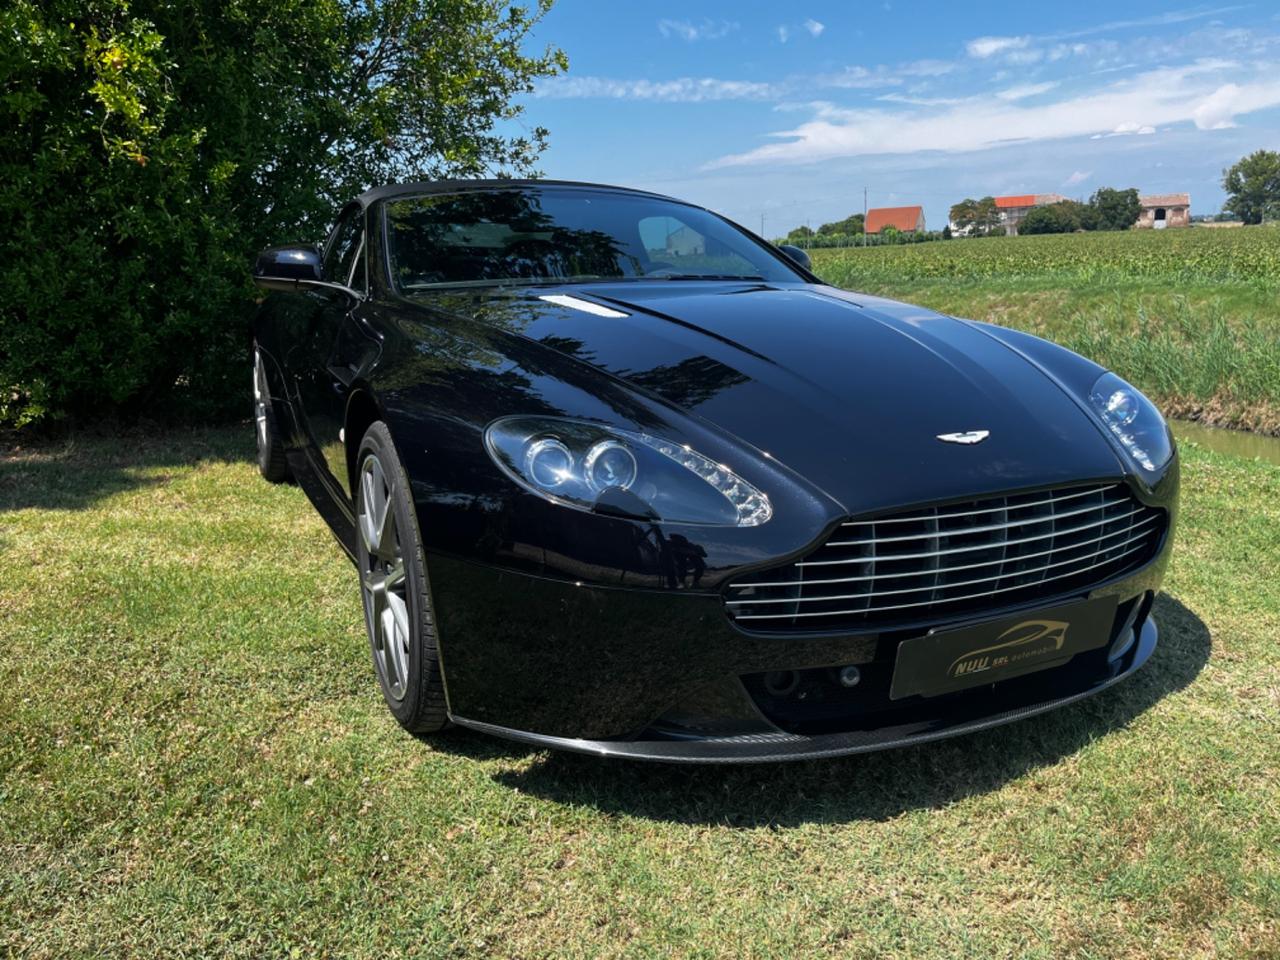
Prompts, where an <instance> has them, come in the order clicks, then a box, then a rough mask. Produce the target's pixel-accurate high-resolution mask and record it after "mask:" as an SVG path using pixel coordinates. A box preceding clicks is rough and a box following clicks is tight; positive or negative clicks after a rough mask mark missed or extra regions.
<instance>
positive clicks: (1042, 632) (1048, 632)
mask: <svg viewBox="0 0 1280 960" xmlns="http://www.w3.org/2000/svg"><path fill="white" fill-rule="evenodd" d="M1070 626H1071V625H1070V624H1069V623H1067V622H1066V621H1064V620H1024V621H1023V622H1022V623H1019V624H1017V625H1015V626H1012V627H1010V628H1009V629H1008V630H1006V631H1005V632H1004V633H1002V634H1000V636H998V637H996V642H995V643H993V644H992V645H991V646H989V647H981V648H979V649H977V650H970V651H969V652H968V653H964V654H961V655H960V656H958V657H956V658H955V660H953V661H951V666H950V667H948V668H947V676H949V677H952V678H953V679H959V678H960V677H967V676H970V675H971V674H975V673H982V672H984V671H986V670H996V669H999V668H1001V667H1008V666H1011V665H1013V664H1017V663H1026V662H1027V661H1030V660H1034V659H1036V658H1039V657H1044V656H1046V655H1052V654H1056V653H1057V652H1058V651H1059V650H1061V649H1062V647H1063V645H1064V644H1065V643H1066V642H1067V629H1068V628H1069V627H1070Z"/></svg>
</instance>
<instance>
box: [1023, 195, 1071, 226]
mask: <svg viewBox="0 0 1280 960" xmlns="http://www.w3.org/2000/svg"><path fill="white" fill-rule="evenodd" d="M1080 206H1082V204H1079V203H1076V202H1075V201H1072V200H1063V201H1059V202H1058V203H1048V204H1045V205H1044V206H1042V207H1035V208H1034V209H1032V210H1030V211H1028V213H1027V215H1026V216H1025V217H1023V218H1022V221H1021V222H1020V223H1019V224H1018V233H1020V234H1022V233H1029V234H1035V233H1074V232H1075V231H1077V230H1079V229H1081V227H1080V213H1079V211H1078V210H1077V209H1076V208H1077V207H1080Z"/></svg>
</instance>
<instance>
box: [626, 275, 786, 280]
mask: <svg viewBox="0 0 1280 960" xmlns="http://www.w3.org/2000/svg"><path fill="white" fill-rule="evenodd" d="M638 279H640V280H763V279H764V277H762V276H757V275H756V274H753V273H657V274H653V273H651V274H648V275H646V276H643V277H640V278H638Z"/></svg>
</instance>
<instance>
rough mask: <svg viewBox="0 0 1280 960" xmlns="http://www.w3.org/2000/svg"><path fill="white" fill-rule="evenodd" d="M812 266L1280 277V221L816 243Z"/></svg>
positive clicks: (932, 272)
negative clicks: (834, 246) (838, 246)
mask: <svg viewBox="0 0 1280 960" xmlns="http://www.w3.org/2000/svg"><path fill="white" fill-rule="evenodd" d="M813 259H814V266H815V269H816V270H817V272H818V273H819V274H820V275H821V276H822V277H823V279H825V280H828V281H830V282H831V283H834V284H836V285H837V286H841V287H849V288H852V289H859V288H864V287H867V286H869V285H875V284H878V283H881V282H900V281H904V280H926V279H948V278H950V279H957V280H985V279H988V278H1000V279H1010V280H1016V279H1040V278H1059V279H1062V280H1100V281H1110V280H1126V279H1131V280H1168V281H1170V282H1173V283H1177V282H1179V281H1182V282H1187V281H1190V282H1197V283H1204V282H1239V283H1248V284H1261V285H1265V286H1273V285H1277V284H1280V227H1252V228H1244V229H1234V230H1233V229H1218V230H1213V229H1206V228H1192V229H1189V230H1159V231H1157V230H1130V231H1127V232H1124V233H1076V234H1060V235H1052V236H1035V237H987V238H982V239H973V240H952V241H948V242H940V243H921V244H911V245H907V246H885V247H867V248H865V249H861V248H850V249H843V250H817V251H814V254H813Z"/></svg>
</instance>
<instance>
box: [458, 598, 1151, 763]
mask: <svg viewBox="0 0 1280 960" xmlns="http://www.w3.org/2000/svg"><path fill="white" fill-rule="evenodd" d="M1136 636H1137V642H1136V643H1135V644H1133V645H1132V647H1131V649H1130V650H1129V651H1128V652H1127V653H1126V654H1125V656H1124V657H1123V658H1122V662H1121V663H1119V664H1117V668H1116V670H1115V671H1114V672H1112V673H1111V674H1110V675H1109V676H1107V677H1105V678H1099V679H1098V680H1096V681H1095V682H1093V683H1092V684H1090V685H1089V686H1087V687H1086V688H1084V689H1082V690H1078V691H1076V692H1075V693H1071V694H1068V695H1066V696H1060V697H1057V698H1054V699H1050V700H1040V701H1037V702H1032V703H1028V704H1026V705H1024V706H1018V707H1012V708H1009V709H1006V710H1002V711H1000V712H998V713H990V714H987V715H985V716H979V717H970V718H968V719H962V718H961V716H959V715H958V716H956V717H955V718H954V719H953V720H952V721H951V722H947V721H945V720H934V721H928V720H918V721H915V722H908V723H902V724H898V725H896V726H887V727H881V728H878V729H874V730H853V731H847V732H842V733H827V734H818V735H814V736H804V735H800V734H790V733H786V732H785V731H781V730H779V731H777V732H775V733H755V734H751V733H746V734H738V735H735V736H726V737H715V736H708V737H701V738H695V739H674V738H673V739H651V740H644V739H637V740H582V739H577V738H573V737H555V736H546V735H543V734H537V733H529V732H528V731H525V730H513V729H511V728H510V727H501V726H497V725H495V724H490V723H484V722H481V721H477V720H468V719H466V718H465V717H454V718H453V720H454V722H455V723H457V724H458V725H459V726H461V727H467V728H469V729H472V730H476V731H478V732H480V733H488V734H492V735H494V736H498V737H504V738H506V739H508V740H515V741H518V742H520V743H527V744H530V745H532V746H537V747H546V748H551V749H556V750H568V751H572V752H575V753H587V754H593V755H595V756H600V757H620V758H624V759H629V760H653V761H658V762H664V763H774V762H779V761H783V760H817V759H822V758H825V757H838V756H845V755H847V754H853V753H870V752H871V751H874V750H888V749H891V748H893V747H905V746H910V745H912V744H919V743H928V742H930V741H932V740H942V739H944V738H946V737H954V736H959V735H960V734H963V733H975V732H977V731H979V730H986V729H988V728H990V727H997V726H1000V725H1001V724H1005V723H1012V722H1013V721H1015V720H1023V719H1025V718H1027V717H1034V716H1035V715H1036V714H1040V713H1044V712H1046V711H1048V710H1054V709H1056V708H1058V707H1065V706H1066V705H1067V704H1070V703H1075V702H1076V701H1077V700H1083V699H1085V698H1086V697H1091V696H1093V695H1094V694H1095V693H1100V692H1101V691H1103V690H1105V689H1107V688H1108V687H1110V686H1112V685H1113V684H1115V683H1118V682H1119V681H1121V680H1123V679H1124V678H1125V677H1127V676H1129V675H1130V674H1132V673H1134V672H1136V671H1137V670H1138V669H1139V668H1140V667H1141V666H1142V665H1143V664H1144V663H1146V662H1147V661H1148V660H1149V659H1150V658H1151V654H1152V653H1154V652H1155V648H1156V641H1157V631H1156V624H1155V621H1154V620H1152V619H1151V618H1150V617H1149V616H1148V617H1147V619H1146V620H1145V622H1143V623H1142V625H1141V626H1140V627H1139V628H1138V631H1137V635H1136ZM1011 682H1013V681H1011Z"/></svg>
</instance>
